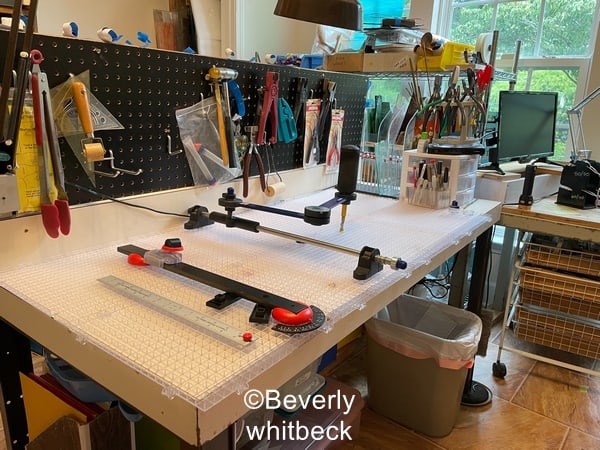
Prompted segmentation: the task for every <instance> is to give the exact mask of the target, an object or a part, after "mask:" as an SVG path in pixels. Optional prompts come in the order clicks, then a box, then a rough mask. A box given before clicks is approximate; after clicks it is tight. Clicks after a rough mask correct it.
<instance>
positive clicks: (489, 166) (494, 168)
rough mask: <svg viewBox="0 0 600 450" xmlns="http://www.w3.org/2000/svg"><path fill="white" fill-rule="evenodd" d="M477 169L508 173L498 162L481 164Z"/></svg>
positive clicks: (502, 173) (501, 173)
mask: <svg viewBox="0 0 600 450" xmlns="http://www.w3.org/2000/svg"><path fill="white" fill-rule="evenodd" d="M477 170H485V171H488V172H492V171H493V172H496V173H499V174H500V175H506V173H505V172H504V170H502V168H501V167H500V164H498V163H497V162H489V163H487V164H481V165H479V166H478V167H477Z"/></svg>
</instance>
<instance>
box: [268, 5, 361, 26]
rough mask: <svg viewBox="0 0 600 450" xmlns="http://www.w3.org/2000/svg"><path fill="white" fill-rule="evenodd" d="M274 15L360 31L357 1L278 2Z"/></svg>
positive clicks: (359, 7) (359, 9) (359, 12)
mask: <svg viewBox="0 0 600 450" xmlns="http://www.w3.org/2000/svg"><path fill="white" fill-rule="evenodd" d="M274 14H275V15H277V16H282V17H288V18H290V19H297V20H303V21H306V22H314V23H318V24H321V25H330V26H332V27H337V28H345V29H348V30H358V31H361V30H362V27H363V20H362V17H363V11H362V6H361V4H360V3H359V2H358V1H357V0H278V2H277V5H276V6H275V11H274Z"/></svg>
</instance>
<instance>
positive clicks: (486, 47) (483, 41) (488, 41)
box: [475, 33, 494, 64]
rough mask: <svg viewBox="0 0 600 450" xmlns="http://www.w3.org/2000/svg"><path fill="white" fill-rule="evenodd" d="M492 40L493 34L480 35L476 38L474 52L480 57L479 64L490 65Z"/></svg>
mask: <svg viewBox="0 0 600 450" xmlns="http://www.w3.org/2000/svg"><path fill="white" fill-rule="evenodd" d="M493 39H494V35H493V33H481V34H480V35H479V36H477V41H475V50H476V51H477V53H478V54H479V55H480V56H481V62H482V63H484V64H489V63H490V56H491V55H492V42H493Z"/></svg>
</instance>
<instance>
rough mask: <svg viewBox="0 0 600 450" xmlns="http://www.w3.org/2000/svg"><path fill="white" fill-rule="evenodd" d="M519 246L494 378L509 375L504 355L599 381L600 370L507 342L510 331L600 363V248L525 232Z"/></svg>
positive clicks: (589, 243)
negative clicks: (507, 351) (521, 358)
mask: <svg viewBox="0 0 600 450" xmlns="http://www.w3.org/2000/svg"><path fill="white" fill-rule="evenodd" d="M518 243H519V244H518V251H517V252H516V257H515V266H514V268H513V273H512V276H511V280H512V282H513V286H512V289H511V292H510V301H507V303H506V308H505V312H504V322H503V331H502V335H501V339H500V345H499V349H498V359H497V361H496V362H495V363H494V364H493V367H492V370H493V374H494V376H496V377H500V378H503V377H504V376H505V375H506V373H507V370H506V365H505V364H503V363H502V362H500V361H501V360H500V357H501V354H502V351H503V350H509V351H511V352H514V353H517V354H520V355H522V356H526V357H530V358H533V359H536V360H539V361H542V362H546V363H550V364H555V365H558V366H561V367H564V368H567V369H571V370H575V371H578V372H582V373H586V374H590V375H595V376H599V375H600V371H598V370H593V369H589V368H587V367H582V366H580V365H575V364H570V363H567V362H564V361H561V360H556V359H552V358H548V357H545V356H541V355H539V354H534V353H530V352H526V351H523V350H519V349H515V348H508V347H506V346H505V338H506V333H508V332H510V329H511V328H512V333H513V335H514V337H515V338H517V339H519V340H523V341H527V342H531V343H534V344H541V345H543V346H546V347H550V348H553V349H557V350H562V351H565V352H569V353H572V354H574V355H579V356H583V357H586V358H591V359H598V358H600V247H598V246H597V245H596V244H594V243H592V242H589V241H578V240H573V239H563V238H556V237H554V238H551V237H548V236H544V235H535V234H532V233H529V232H524V231H520V232H519V239H518Z"/></svg>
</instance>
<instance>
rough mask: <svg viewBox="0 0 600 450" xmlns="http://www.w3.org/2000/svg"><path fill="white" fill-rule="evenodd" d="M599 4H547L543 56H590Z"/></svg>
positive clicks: (578, 0) (566, 0)
mask: <svg viewBox="0 0 600 450" xmlns="http://www.w3.org/2000/svg"><path fill="white" fill-rule="evenodd" d="M595 8H596V2H595V1H589V0H546V11H545V15H544V26H543V31H542V39H541V46H540V56H564V55H569V56H589V55H590V54H591V51H590V44H591V42H590V41H591V39H590V38H591V34H592V30H593V26H594V11H595Z"/></svg>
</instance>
